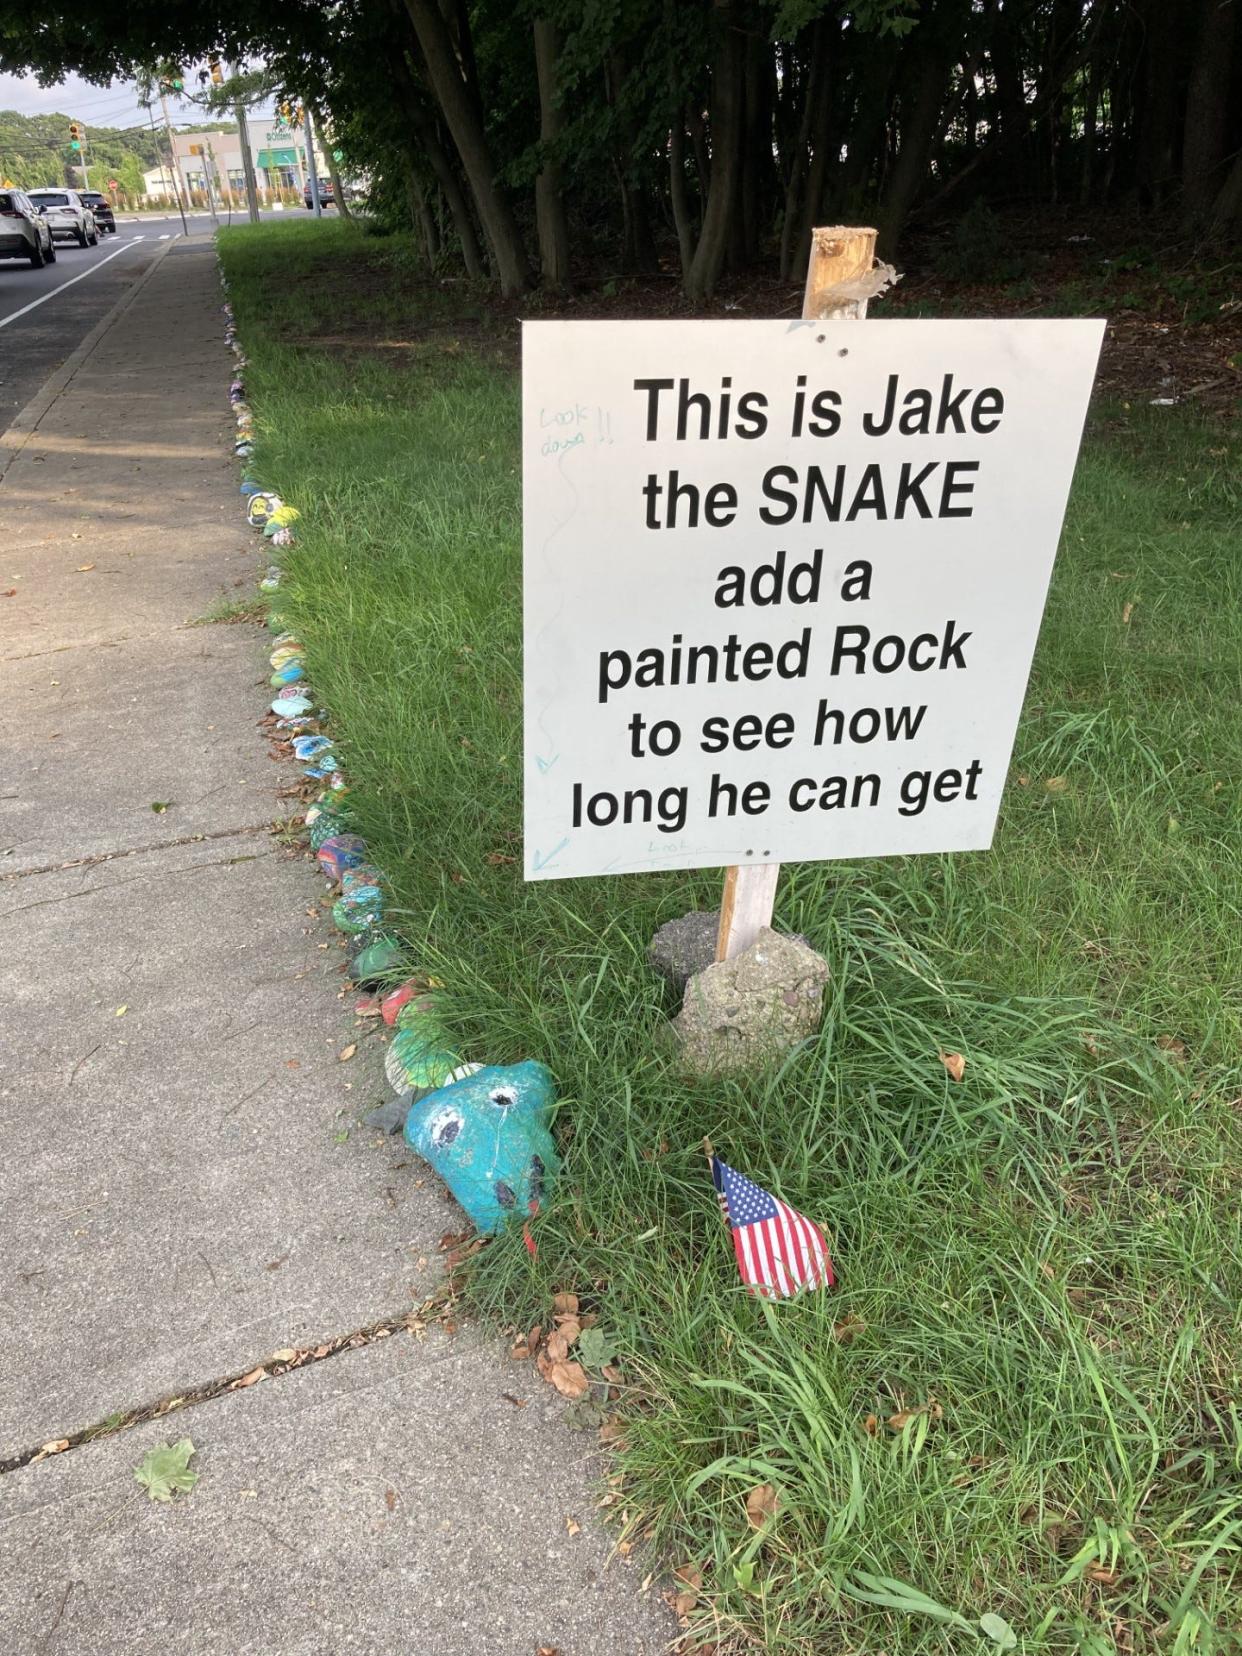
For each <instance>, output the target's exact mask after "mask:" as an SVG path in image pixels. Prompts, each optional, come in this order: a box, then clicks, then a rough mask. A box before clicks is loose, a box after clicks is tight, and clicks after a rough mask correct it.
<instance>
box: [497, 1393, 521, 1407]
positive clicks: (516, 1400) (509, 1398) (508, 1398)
mask: <svg viewBox="0 0 1242 1656" xmlns="http://www.w3.org/2000/svg"><path fill="white" fill-rule="evenodd" d="M500 1395H501V1396H502V1397H503V1398H504V1400H505V1402H506V1403H512V1404H513V1407H514V1408H515V1409H524V1408H525V1407H526V1398H524V1397H514V1395H513V1393H512V1392H501V1394H500Z"/></svg>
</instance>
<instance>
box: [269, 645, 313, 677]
mask: <svg viewBox="0 0 1242 1656" xmlns="http://www.w3.org/2000/svg"><path fill="white" fill-rule="evenodd" d="M267 659H268V660H269V661H270V662H271V664H272V671H273V672H274V673H275V672H277V671H279V669H280V668H281V667H283V666H284V665H285V663H286V662H287V661H305V660H306V651H305V650H304V649H303V648H302V646H301V645H300V644H282V645H281V646H280V647H279V649H275V650H273V651H272V653H271V655H269V656H268V658H267Z"/></svg>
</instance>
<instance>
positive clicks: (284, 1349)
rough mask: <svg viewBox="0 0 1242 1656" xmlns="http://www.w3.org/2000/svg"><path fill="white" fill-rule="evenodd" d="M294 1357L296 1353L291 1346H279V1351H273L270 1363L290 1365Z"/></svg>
mask: <svg viewBox="0 0 1242 1656" xmlns="http://www.w3.org/2000/svg"><path fill="white" fill-rule="evenodd" d="M296 1356H297V1352H296V1351H295V1350H294V1348H293V1347H292V1346H281V1348H280V1350H279V1351H273V1353H272V1356H271V1361H272V1362H273V1363H291V1362H292V1361H293V1359H294V1358H295V1357H296Z"/></svg>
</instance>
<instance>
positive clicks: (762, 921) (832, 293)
mask: <svg viewBox="0 0 1242 1656" xmlns="http://www.w3.org/2000/svg"><path fill="white" fill-rule="evenodd" d="M875 238H876V232H875V231H874V230H871V229H866V228H856V229H850V228H848V227H847V226H845V225H833V226H832V227H830V228H825V229H821V230H812V232H811V256H810V260H809V261H808V263H807V267H806V288H805V290H804V292H803V295H802V318H803V321H805V322H827V321H829V320H832V321H841V322H861V321H862V320H863V318H864V317H865V316H866V314H867V300H868V299H869V298H871V296H872V294H873V293H875V292H876V291H877V289H882V288H883V287H884V286H886V285H887V283H888V282H889V281H891V280H893V272H892V270H891V269H890V267H889V266H887V265H884V266H882V267H881V270H880V272H879V273H878V281H877V279H876V273H875V272H874V265H875ZM780 873H781V865H780V864H779V863H755V864H753V865H752V866H750V867H746V866H740V867H739V866H735V867H733V868H726V869H725V880H724V891H723V893H722V896H721V901H720V930H719V932H718V933H717V937H716V959H717V960H728V959H729V958H730V957H731V956H733V955H736V954H741V953H742V951H743V950H744V949H749V948H750V946H751V944H752V943H753V942H754V941H755V939H756V937H758V935H759V933H760V932H761V931H762V930H763V928H764V927H765V926H770V925H771V924H772V909H773V907H774V905H775V903H776V884H777V881H778V880H779V879H780Z"/></svg>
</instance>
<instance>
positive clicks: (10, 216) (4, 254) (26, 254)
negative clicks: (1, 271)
mask: <svg viewBox="0 0 1242 1656" xmlns="http://www.w3.org/2000/svg"><path fill="white" fill-rule="evenodd" d="M55 257H56V248H55V246H54V245H53V243H52V231H51V227H50V225H49V224H48V222H47V220H46V219H45V218H44V217H43V214H42V213H41V212H40V211H39V209H38V208H37V207H36V206H35V204H34V202H33V201H28V200H27V199H26V195H25V193H24V191H22V190H0V259H29V260H30V262H31V264H32V265H33V266H34V267H35V269H36V270H39V269H40V268H41V267H42V266H43V265H45V264H51V263H52V261H53V259H55Z"/></svg>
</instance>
